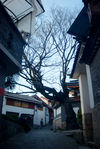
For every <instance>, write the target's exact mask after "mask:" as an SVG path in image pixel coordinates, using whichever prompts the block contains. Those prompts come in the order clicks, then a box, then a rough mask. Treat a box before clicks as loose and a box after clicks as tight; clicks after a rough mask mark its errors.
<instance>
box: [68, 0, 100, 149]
mask: <svg viewBox="0 0 100 149" xmlns="http://www.w3.org/2000/svg"><path fill="white" fill-rule="evenodd" d="M83 1H84V8H83V9H82V11H81V12H80V14H79V15H78V17H77V18H76V20H75V21H74V23H73V24H72V26H71V27H70V29H69V31H68V33H69V34H71V35H73V36H75V37H76V40H77V41H78V42H79V46H78V48H77V52H76V57H75V61H74V65H73V69H72V73H71V77H72V78H75V79H76V78H78V79H79V86H80V98H81V108H82V118H83V130H84V131H83V135H84V138H85V140H86V141H90V140H94V141H95V142H96V144H97V146H99V145H100V135H99V134H100V119H99V115H100V94H99V92H100V84H99V81H100V75H99V72H100V21H99V20H100V1H99V0H91V1H90V0H83Z"/></svg>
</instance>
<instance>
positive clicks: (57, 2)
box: [42, 0, 83, 14]
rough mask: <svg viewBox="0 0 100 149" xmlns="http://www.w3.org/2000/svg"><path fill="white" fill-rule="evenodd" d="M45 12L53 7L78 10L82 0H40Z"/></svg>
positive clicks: (81, 5) (80, 7)
mask: <svg viewBox="0 0 100 149" xmlns="http://www.w3.org/2000/svg"><path fill="white" fill-rule="evenodd" d="M42 3H43V7H44V9H45V14H48V13H49V11H50V8H53V7H56V6H57V7H64V8H68V9H71V10H74V9H78V10H79V11H80V10H81V9H82V7H83V3H82V0H42Z"/></svg>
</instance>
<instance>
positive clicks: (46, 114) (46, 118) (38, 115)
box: [2, 97, 49, 125]
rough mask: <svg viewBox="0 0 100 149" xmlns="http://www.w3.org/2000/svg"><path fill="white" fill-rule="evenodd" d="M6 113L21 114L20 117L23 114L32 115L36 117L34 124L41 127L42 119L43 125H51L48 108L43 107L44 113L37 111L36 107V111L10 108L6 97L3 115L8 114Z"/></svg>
mask: <svg viewBox="0 0 100 149" xmlns="http://www.w3.org/2000/svg"><path fill="white" fill-rule="evenodd" d="M6 112H15V113H19V116H20V115H21V114H31V115H34V119H33V123H34V124H35V125H40V121H41V119H43V124H44V125H46V124H48V123H49V112H48V108H46V107H43V111H40V110H38V109H37V106H36V105H35V108H34V109H28V108H22V107H16V106H9V105H6V99H5V97H4V100H3V108H2V114H6Z"/></svg>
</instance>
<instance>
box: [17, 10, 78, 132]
mask: <svg viewBox="0 0 100 149" xmlns="http://www.w3.org/2000/svg"><path fill="white" fill-rule="evenodd" d="M73 19H74V13H71V12H70V11H68V10H64V9H53V10H52V11H51V16H50V18H48V19H47V20H46V21H44V20H42V22H41V26H40V27H39V28H38V30H36V32H35V33H34V36H33V37H32V38H31V39H30V40H29V42H28V44H27V47H26V49H25V52H24V55H23V64H22V66H23V70H22V71H21V72H20V76H21V77H22V78H24V79H25V80H26V81H27V82H28V83H29V84H30V85H29V86H28V88H29V89H31V90H32V91H33V92H40V93H41V94H42V95H43V96H45V97H46V98H48V99H49V100H53V101H59V102H60V103H61V104H63V105H64V107H65V110H66V114H67V119H66V121H67V128H68V129H70V128H76V127H78V126H77V122H76V116H75V113H74V111H73V108H72V105H71V103H70V100H69V90H68V88H67V87H66V80H67V74H68V72H69V70H70V67H71V63H72V61H73V58H74V56H75V52H76V47H77V43H76V42H74V41H73V39H72V37H71V36H69V35H68V34H67V31H68V29H69V27H70V26H71V23H72V21H73ZM16 84H18V85H22V86H25V87H27V86H26V85H25V84H20V83H18V82H16ZM57 86H59V89H58V88H57Z"/></svg>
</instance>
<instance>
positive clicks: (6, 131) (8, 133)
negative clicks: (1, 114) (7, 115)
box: [0, 118, 24, 142]
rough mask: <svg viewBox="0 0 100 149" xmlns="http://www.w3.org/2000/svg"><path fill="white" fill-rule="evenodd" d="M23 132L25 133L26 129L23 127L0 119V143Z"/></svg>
mask: <svg viewBox="0 0 100 149" xmlns="http://www.w3.org/2000/svg"><path fill="white" fill-rule="evenodd" d="M21 132H24V128H23V127H22V126H21V125H18V124H17V123H14V122H12V121H9V120H5V119H1V118H0V142H2V141H5V140H7V139H8V138H9V137H12V136H14V135H16V134H18V133H21Z"/></svg>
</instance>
